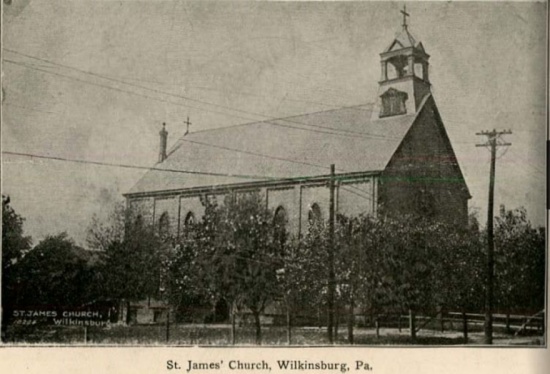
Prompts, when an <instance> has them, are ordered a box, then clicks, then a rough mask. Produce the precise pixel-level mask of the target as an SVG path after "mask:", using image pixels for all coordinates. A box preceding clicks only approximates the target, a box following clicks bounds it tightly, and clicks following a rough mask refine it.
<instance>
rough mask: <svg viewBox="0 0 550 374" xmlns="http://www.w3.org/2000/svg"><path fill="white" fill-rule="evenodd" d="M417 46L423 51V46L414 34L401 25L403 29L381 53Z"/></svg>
mask: <svg viewBox="0 0 550 374" xmlns="http://www.w3.org/2000/svg"><path fill="white" fill-rule="evenodd" d="M411 47H412V48H417V49H420V50H422V51H423V52H424V47H423V46H422V43H421V42H418V41H417V40H416V39H415V37H414V36H412V34H411V33H410V32H409V29H408V28H407V27H403V30H401V32H400V33H399V34H397V36H396V37H395V39H393V40H392V42H391V43H390V44H389V45H388V47H387V48H386V49H385V50H384V52H382V53H387V52H391V51H397V50H400V49H405V48H411Z"/></svg>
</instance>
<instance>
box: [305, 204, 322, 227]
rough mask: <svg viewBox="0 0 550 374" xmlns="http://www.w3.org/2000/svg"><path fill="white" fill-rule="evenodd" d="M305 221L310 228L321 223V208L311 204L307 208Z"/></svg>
mask: <svg viewBox="0 0 550 374" xmlns="http://www.w3.org/2000/svg"><path fill="white" fill-rule="evenodd" d="M307 221H308V223H309V225H310V226H317V225H319V224H321V223H322V222H323V215H322V213H321V208H320V207H319V205H318V204H317V203H315V204H313V205H312V206H311V207H310V208H309V212H308V215H307Z"/></svg>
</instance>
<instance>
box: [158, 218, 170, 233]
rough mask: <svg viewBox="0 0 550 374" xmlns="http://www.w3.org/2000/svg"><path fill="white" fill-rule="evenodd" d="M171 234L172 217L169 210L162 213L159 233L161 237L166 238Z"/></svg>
mask: <svg viewBox="0 0 550 374" xmlns="http://www.w3.org/2000/svg"><path fill="white" fill-rule="evenodd" d="M169 234H170V217H169V216H168V212H164V213H162V214H161V216H160V218H159V235H160V237H161V238H166V237H168V235H169Z"/></svg>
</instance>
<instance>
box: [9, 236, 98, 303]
mask: <svg viewBox="0 0 550 374" xmlns="http://www.w3.org/2000/svg"><path fill="white" fill-rule="evenodd" d="M95 265H96V256H95V255H94V254H93V253H91V252H90V251H86V250H84V249H83V248H81V247H79V246H77V245H76V244H75V243H74V241H73V240H72V239H70V238H69V237H68V236H67V234H66V233H60V234H57V235H53V236H47V237H46V238H45V239H43V240H42V241H40V242H39V243H38V244H37V245H36V246H35V247H34V248H33V249H32V250H31V251H29V252H28V253H27V254H26V255H25V256H24V257H23V259H22V260H21V261H20V262H19V264H18V277H19V278H20V293H19V295H18V304H19V306H21V307H28V308H30V307H38V308H40V307H48V308H67V307H78V306H82V305H84V304H86V303H89V302H91V301H94V300H95V298H96V297H97V293H98V290H94V286H95V285H96V284H97V282H96V276H97V273H96V267H95Z"/></svg>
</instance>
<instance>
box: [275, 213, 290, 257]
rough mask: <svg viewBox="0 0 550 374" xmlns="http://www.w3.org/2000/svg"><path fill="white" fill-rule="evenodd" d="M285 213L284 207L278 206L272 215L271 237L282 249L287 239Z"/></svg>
mask: <svg viewBox="0 0 550 374" xmlns="http://www.w3.org/2000/svg"><path fill="white" fill-rule="evenodd" d="M287 223H288V219H287V215H286V211H285V208H283V207H282V206H279V207H278V208H277V209H276V210H275V216H274V217H273V230H274V231H273V239H274V241H275V243H277V245H278V246H279V247H280V248H281V250H282V249H283V247H284V245H285V243H286V239H287Z"/></svg>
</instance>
